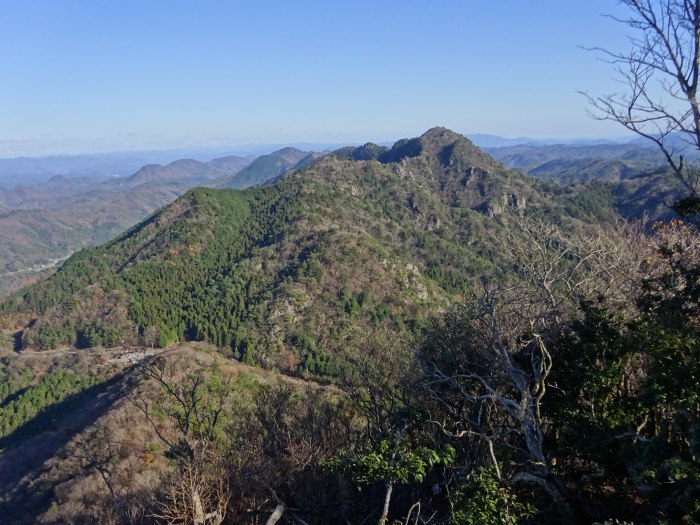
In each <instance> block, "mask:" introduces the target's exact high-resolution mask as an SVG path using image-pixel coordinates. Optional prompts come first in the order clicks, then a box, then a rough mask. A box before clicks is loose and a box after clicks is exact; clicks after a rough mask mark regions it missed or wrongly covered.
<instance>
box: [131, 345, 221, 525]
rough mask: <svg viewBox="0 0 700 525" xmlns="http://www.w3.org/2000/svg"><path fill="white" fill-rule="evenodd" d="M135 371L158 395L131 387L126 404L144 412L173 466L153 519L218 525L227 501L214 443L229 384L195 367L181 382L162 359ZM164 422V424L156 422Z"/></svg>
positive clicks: (173, 368) (215, 373) (175, 370)
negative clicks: (128, 402)
mask: <svg viewBox="0 0 700 525" xmlns="http://www.w3.org/2000/svg"><path fill="white" fill-rule="evenodd" d="M139 370H140V373H141V375H142V377H143V378H144V379H145V380H147V383H148V382H154V383H155V384H156V385H157V387H158V393H157V394H156V395H155V396H153V395H152V393H149V391H148V389H147V388H140V389H139V388H138V387H135V388H132V389H131V390H129V391H128V392H127V393H126V398H127V399H128V400H129V401H130V402H131V403H132V405H133V406H135V407H136V408H138V409H139V410H140V411H141V412H143V414H144V415H145V417H146V419H147V420H148V422H149V423H150V424H151V426H152V428H153V429H154V431H155V432H156V434H157V436H158V438H159V439H160V440H161V441H162V442H163V443H164V444H165V445H166V446H167V447H168V449H169V450H168V453H169V454H170V455H171V456H172V457H173V458H174V459H175V461H176V464H177V471H176V472H175V473H173V474H172V475H171V476H170V477H169V478H168V479H166V480H165V483H164V489H163V493H162V497H161V498H160V502H159V504H160V510H159V512H158V513H156V514H154V517H156V518H160V519H165V520H167V521H168V523H185V524H189V523H193V524H195V525H218V524H219V523H221V522H222V521H223V519H224V517H225V514H226V509H227V506H228V502H229V500H230V498H231V490H230V485H229V482H228V473H227V470H226V467H225V463H226V457H225V456H226V455H225V453H224V452H223V451H222V447H220V446H219V445H220V443H219V439H218V435H219V433H220V432H221V431H222V429H223V425H224V416H225V411H226V409H227V408H228V399H229V396H230V394H231V392H232V387H231V381H230V379H228V378H227V379H224V378H223V377H221V374H220V371H219V369H218V368H217V367H216V366H214V367H212V368H211V369H205V368H202V367H198V368H197V369H196V370H194V371H190V372H189V373H185V374H184V377H183V373H182V371H181V370H180V367H179V366H177V365H176V364H175V363H173V362H170V361H168V360H167V359H166V358H165V357H162V356H157V357H152V358H148V359H145V360H143V361H142V362H141V364H140V365H139ZM142 386H143V385H142ZM163 417H164V418H165V420H166V424H163V423H162V422H161V421H160V420H161V419H162V418H163Z"/></svg>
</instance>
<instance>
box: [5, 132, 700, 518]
mask: <svg viewBox="0 0 700 525" xmlns="http://www.w3.org/2000/svg"><path fill="white" fill-rule="evenodd" d="M288 153H290V154H292V155H294V156H296V157H298V158H299V160H297V161H296V163H297V164H298V163H299V162H304V159H305V157H303V156H301V154H300V153H299V154H297V153H296V152H288ZM293 160H294V159H291V160H289V159H288V161H287V162H288V165H289V166H293V165H294V163H293ZM610 189H611V186H609V185H607V184H606V183H604V182H594V183H592V184H588V185H574V186H566V185H560V184H557V183H552V182H547V181H542V180H538V179H535V178H533V177H530V176H529V175H525V174H523V173H521V172H519V171H515V170H512V169H509V168H506V167H505V166H503V165H502V164H500V163H499V162H498V161H496V160H495V159H493V158H492V157H490V156H489V155H487V154H486V153H484V152H483V151H481V150H479V149H478V148H476V147H475V146H474V145H473V144H472V143H471V142H469V141H468V140H466V139H465V138H464V137H462V136H461V135H459V134H456V133H454V132H451V131H449V130H447V129H444V128H434V129H431V130H429V131H428V132H426V133H425V134H423V135H422V136H420V137H418V138H413V139H404V140H400V141H398V142H397V143H395V144H394V145H393V147H391V148H384V147H380V146H376V145H373V144H365V145H364V146H361V147H359V148H343V149H341V150H339V151H337V152H335V153H333V154H328V155H324V156H322V157H320V158H317V159H315V160H314V162H311V163H309V164H307V165H305V166H303V167H299V166H297V168H294V169H292V170H290V171H289V172H288V173H287V174H286V175H283V176H281V177H279V178H278V180H276V181H275V182H274V183H273V184H268V185H264V186H258V187H253V188H249V189H246V190H234V189H214V188H195V189H191V190H189V191H187V192H185V193H184V194H183V195H181V196H180V197H179V198H177V199H176V200H175V201H174V202H172V203H171V204H169V205H167V206H164V207H163V208H161V209H159V210H158V211H157V212H156V213H154V214H153V215H151V216H150V217H149V218H147V219H145V220H144V221H142V222H140V223H139V224H137V225H135V226H133V227H132V228H130V229H129V230H127V231H125V232H123V233H122V234H121V235H119V236H118V237H117V238H115V239H113V240H112V241H110V242H108V243H106V244H103V245H101V246H96V247H92V248H88V249H84V250H81V251H79V252H77V253H75V254H74V255H73V256H72V257H71V258H70V259H69V260H68V261H66V263H65V264H63V265H62V266H61V268H60V269H59V270H58V271H57V272H56V273H55V274H54V275H53V276H51V277H50V278H49V279H47V280H45V281H42V282H39V283H36V284H34V285H32V286H31V287H29V288H27V289H25V290H23V291H21V292H20V293H18V294H16V295H15V296H13V297H12V298H11V299H9V300H7V301H5V302H4V303H3V304H2V305H1V306H0V321H1V322H2V327H3V329H4V330H3V332H2V334H3V339H1V340H0V343H2V345H3V346H4V347H5V348H11V347H15V348H16V350H18V353H17V354H16V355H15V354H9V353H8V354H6V357H4V358H3V361H2V362H1V363H2V366H3V367H4V368H2V369H0V372H1V373H2V375H3V377H4V378H5V382H4V383H3V385H4V386H3V388H2V391H0V395H1V397H0V447H2V449H3V450H2V452H0V473H2V474H0V511H2V513H3V514H2V515H4V516H10V518H11V519H12V520H13V521H14V522H16V523H31V522H33V521H34V520H35V519H36V517H37V515H39V514H41V520H42V521H43V522H46V523H65V522H74V523H91V522H94V521H96V520H98V521H99V520H103V521H108V520H109V521H112V522H114V523H168V522H184V523H195V522H197V523H205V522H207V520H209V521H210V522H211V523H250V524H253V523H261V522H263V520H265V521H266V522H267V523H307V524H314V525H321V524H330V523H338V522H345V523H362V522H369V521H372V522H375V521H376V522H378V523H382V524H384V523H392V522H394V521H392V520H396V521H398V522H400V523H405V522H409V523H413V522H414V521H415V522H418V523H421V522H425V523H430V522H432V523H436V524H437V523H444V524H447V523H450V524H476V523H480V524H481V523H485V524H492V523H493V524H509V525H510V524H513V525H514V524H517V523H522V524H535V523H572V524H573V523H614V522H615V521H613V520H616V521H617V522H618V523H622V522H630V521H633V522H635V523H648V524H651V523H658V522H664V520H665V522H667V523H683V522H684V523H694V521H693V520H695V521H697V519H698V518H700V516H699V515H698V513H699V510H698V508H697V501H698V497H699V496H700V482H699V480H700V474H699V473H700V468H699V467H698V464H697V457H698V444H697V440H695V436H696V435H697V432H699V431H700V429H699V428H698V421H700V412H699V411H698V410H699V409H698V406H699V405H698V394H697V392H698V391H699V390H698V388H697V377H698V366H699V363H700V359H699V358H698V355H697V353H698V348H700V345H698V341H699V340H700V336H699V335H698V326H699V325H698V315H699V314H700V306H699V304H700V303H699V301H700V297H699V291H700V287H698V286H697V283H698V277H699V276H700V272H699V271H698V268H699V267H700V243H698V240H697V239H698V238H697V233H696V231H695V229H694V228H693V227H692V226H691V225H686V224H685V223H684V222H682V221H679V220H674V221H673V222H670V223H656V224H655V225H654V226H653V227H651V228H647V227H646V226H645V225H634V224H627V223H623V222H620V221H618V220H616V218H615V216H614V213H613V205H614V204H615V199H616V196H615V195H614V194H613V193H612V192H611V190H610ZM195 341H196V342H195ZM119 354H122V355H121V357H119ZM47 392H52V394H50V395H48V394H47ZM126 429H128V431H127V430H126Z"/></svg>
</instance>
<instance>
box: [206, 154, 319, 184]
mask: <svg viewBox="0 0 700 525" xmlns="http://www.w3.org/2000/svg"><path fill="white" fill-rule="evenodd" d="M318 156H319V155H318V154H317V153H311V152H309V151H302V150H299V149H296V148H282V149H280V150H278V151H274V152H272V153H270V154H268V155H261V156H260V157H258V158H257V159H255V160H254V161H253V162H252V163H250V165H248V166H246V167H245V168H243V169H242V170H240V171H239V172H237V173H235V174H234V175H232V176H229V177H226V178H224V179H223V180H220V181H219V182H218V183H217V184H216V186H217V187H219V188H236V189H244V188H249V187H251V186H256V185H258V184H264V183H265V182H268V181H270V180H273V179H275V178H277V177H279V176H281V175H284V174H285V173H288V172H290V171H294V170H297V169H299V168H303V167H304V166H306V165H307V164H309V163H311V162H313V161H314V160H315V159H316V158H317V157H318Z"/></svg>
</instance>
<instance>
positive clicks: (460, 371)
mask: <svg viewBox="0 0 700 525" xmlns="http://www.w3.org/2000/svg"><path fill="white" fill-rule="evenodd" d="M505 220H506V221H507V223H506V224H505V226H506V229H507V234H506V237H505V239H504V240H503V241H502V242H501V243H500V245H499V248H500V252H501V255H502V257H503V258H504V259H505V260H506V261H507V262H508V263H509V264H510V266H511V268H510V272H508V273H506V274H505V275H503V276H501V278H500V279H499V280H498V282H497V283H495V284H493V283H486V284H484V287H483V290H482V292H481V293H480V294H479V295H477V296H475V297H474V298H473V300H471V301H468V302H466V303H465V304H463V305H462V306H460V307H457V308H454V309H453V310H452V311H451V312H450V313H448V315H447V316H446V317H445V319H444V321H443V322H444V324H443V326H441V327H440V328H439V329H438V331H437V332H438V334H437V335H436V336H435V337H434V338H433V342H432V345H433V346H434V347H433V348H432V349H431V350H430V351H429V352H428V354H427V356H426V357H427V368H426V383H425V386H426V388H427V390H428V392H429V393H430V395H431V396H432V398H433V399H434V400H435V401H437V402H438V403H439V404H441V405H442V406H443V407H444V408H445V409H446V412H447V414H448V416H449V422H448V421H445V422H441V427H442V428H443V429H444V430H445V432H447V433H449V434H451V435H454V436H470V437H472V438H473V437H476V438H478V439H481V440H483V441H484V442H485V443H486V444H487V448H488V452H487V454H488V458H489V461H490V462H491V463H493V465H494V467H495V470H496V473H497V476H498V477H500V475H501V472H500V469H499V465H498V458H497V457H496V453H495V450H494V443H496V442H498V443H499V444H501V445H505V446H507V447H509V448H511V449H515V450H518V451H519V452H520V453H521V454H522V456H521V457H524V458H525V460H524V461H523V463H522V464H521V465H520V466H519V467H518V471H517V472H516V474H515V476H514V478H513V481H515V482H527V483H536V484H538V485H539V486H541V487H542V488H543V489H544V490H546V491H547V492H548V493H549V494H550V495H551V496H552V498H553V500H554V502H555V503H556V504H557V505H558V506H559V508H560V509H561V510H562V511H563V512H567V507H568V504H567V500H568V498H569V495H568V492H567V490H566V487H565V486H564V484H563V483H562V482H561V481H560V480H559V479H558V478H557V477H556V476H555V474H554V470H553V469H552V461H551V458H550V457H548V455H547V453H546V450H545V443H544V434H545V432H544V428H545V424H546V422H545V420H544V417H543V414H542V410H541V407H542V402H543V399H544V397H545V395H546V393H547V391H548V389H549V388H550V387H551V386H552V385H551V384H550V375H551V372H552V368H553V366H554V365H555V356H554V355H553V354H552V351H551V344H550V343H551V341H552V340H553V339H555V338H557V337H558V336H559V334H560V333H561V331H562V330H564V329H565V326H566V323H567V322H568V321H569V320H570V319H571V316H572V315H573V314H574V312H575V310H576V306H577V305H578V302H579V301H580V300H581V299H582V298H590V297H595V295H596V294H598V293H600V292H603V291H605V290H607V289H608V288H609V287H610V285H611V283H615V282H616V281H618V280H622V279H624V278H625V274H626V273H628V272H629V267H630V265H629V261H630V260H634V258H635V255H634V254H633V253H632V254H631V253H629V252H625V251H624V250H621V249H620V248H623V246H616V243H615V242H614V238H607V237H605V236H604V235H601V234H597V233H595V232H593V233H588V234H585V235H581V234H579V235H576V234H574V233H571V232H564V231H562V230H561V229H560V228H559V227H557V226H555V225H552V224H550V223H547V222H546V221H543V220H538V219H533V218H523V217H519V216H517V215H512V216H507V217H505ZM633 266H634V265H633ZM440 334H444V335H440ZM441 338H442V340H441ZM460 425H461V427H462V428H459V426H460Z"/></svg>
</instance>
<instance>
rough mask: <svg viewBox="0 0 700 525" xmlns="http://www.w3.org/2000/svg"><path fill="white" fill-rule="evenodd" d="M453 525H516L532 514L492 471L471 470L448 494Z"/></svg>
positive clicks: (490, 469) (482, 469) (531, 510)
mask: <svg viewBox="0 0 700 525" xmlns="http://www.w3.org/2000/svg"><path fill="white" fill-rule="evenodd" d="M450 504H451V506H452V516H451V519H450V523H452V524H454V525H516V524H517V523H519V522H520V521H521V520H522V519H523V518H527V517H528V516H530V515H531V514H532V513H533V509H532V508H531V507H530V506H529V505H527V504H525V503H523V502H521V501H520V500H519V499H518V497H517V496H516V495H515V493H514V492H513V490H512V488H511V487H509V486H508V485H506V484H505V483H503V482H502V481H499V480H498V478H497V477H496V474H495V472H494V471H493V468H485V467H480V468H477V469H476V470H475V471H472V472H471V473H470V475H469V477H468V479H467V481H466V482H464V483H462V484H460V485H459V486H457V487H456V488H455V489H453V490H452V491H451V493H450Z"/></svg>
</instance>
